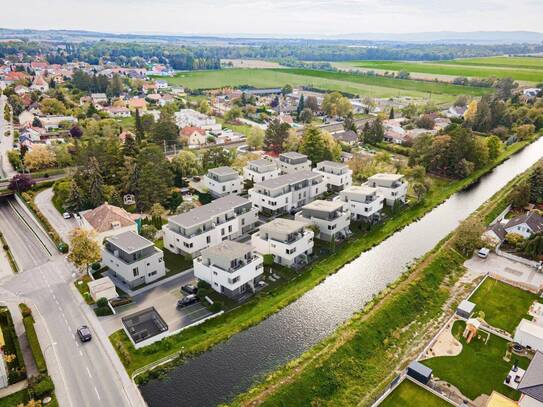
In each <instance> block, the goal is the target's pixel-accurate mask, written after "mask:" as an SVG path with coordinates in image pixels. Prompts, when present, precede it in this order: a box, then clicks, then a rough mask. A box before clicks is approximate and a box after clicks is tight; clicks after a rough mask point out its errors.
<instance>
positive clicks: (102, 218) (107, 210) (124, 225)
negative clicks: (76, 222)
mask: <svg viewBox="0 0 543 407" xmlns="http://www.w3.org/2000/svg"><path fill="white" fill-rule="evenodd" d="M81 223H82V227H83V228H85V229H89V230H94V231H95V232H96V237H95V238H96V240H97V241H98V242H99V243H102V241H103V240H104V239H105V238H106V237H109V236H114V235H118V234H120V233H124V232H128V231H133V232H137V231H138V227H137V225H136V220H135V216H134V215H131V214H129V213H128V212H127V211H125V210H124V209H123V208H119V207H117V206H113V205H110V204H108V203H107V202H106V203H104V204H102V205H100V206H98V207H97V208H95V209H92V210H90V211H86V212H81Z"/></svg>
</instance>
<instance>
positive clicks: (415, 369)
mask: <svg viewBox="0 0 543 407" xmlns="http://www.w3.org/2000/svg"><path fill="white" fill-rule="evenodd" d="M407 375H408V376H409V377H412V378H413V379H415V380H416V381H418V382H421V383H424V384H427V383H428V382H429V381H430V379H431V378H432V369H430V368H429V367H428V366H424V365H423V364H422V363H420V362H417V361H416V360H414V361H413V362H411V363H410V364H409V366H408V367H407Z"/></svg>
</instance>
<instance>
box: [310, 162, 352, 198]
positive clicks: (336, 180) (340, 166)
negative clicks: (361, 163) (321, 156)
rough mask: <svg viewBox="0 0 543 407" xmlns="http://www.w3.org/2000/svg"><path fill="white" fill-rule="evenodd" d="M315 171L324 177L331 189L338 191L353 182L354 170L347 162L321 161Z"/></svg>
mask: <svg viewBox="0 0 543 407" xmlns="http://www.w3.org/2000/svg"><path fill="white" fill-rule="evenodd" d="M313 172H316V173H317V174H321V175H322V176H323V177H324V180H325V181H326V185H327V187H328V190H329V191H334V192H338V191H341V190H342V189H345V188H348V187H350V186H351V185H352V184H353V170H351V169H350V168H349V166H348V165H347V164H345V163H339V162H335V161H321V162H320V163H318V164H317V167H316V168H313Z"/></svg>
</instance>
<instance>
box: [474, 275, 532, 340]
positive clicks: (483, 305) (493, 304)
mask: <svg viewBox="0 0 543 407" xmlns="http://www.w3.org/2000/svg"><path fill="white" fill-rule="evenodd" d="M538 299H539V296H538V295H536V294H533V293H531V292H529V291H524V290H521V289H520V288H517V287H513V286H511V285H509V284H505V283H502V282H501V281H497V280H494V279H492V278H487V279H486V280H485V282H484V283H483V284H482V285H481V286H480V287H479V288H478V289H477V291H476V292H475V293H474V294H473V295H472V296H471V298H470V301H471V302H473V303H475V304H477V306H476V308H475V312H478V311H483V312H484V314H485V316H484V319H485V321H486V322H488V323H489V324H490V325H492V326H494V327H496V328H500V329H503V330H505V331H507V332H509V333H510V334H513V333H514V331H515V328H516V327H517V325H518V324H519V322H520V320H521V319H522V318H529V317H528V310H529V308H530V305H532V303H533V302H534V301H536V300H538Z"/></svg>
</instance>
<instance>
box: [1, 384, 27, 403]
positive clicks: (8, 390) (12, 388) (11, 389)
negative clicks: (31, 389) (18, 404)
mask: <svg viewBox="0 0 543 407" xmlns="http://www.w3.org/2000/svg"><path fill="white" fill-rule="evenodd" d="M27 386H28V381H26V380H21V381H20V382H17V383H15V384H12V385H9V386H8V387H4V388H3V389H0V399H1V398H3V397H7V396H10V395H12V394H13V393H17V392H18V391H21V390H23V389H26V387H27Z"/></svg>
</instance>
